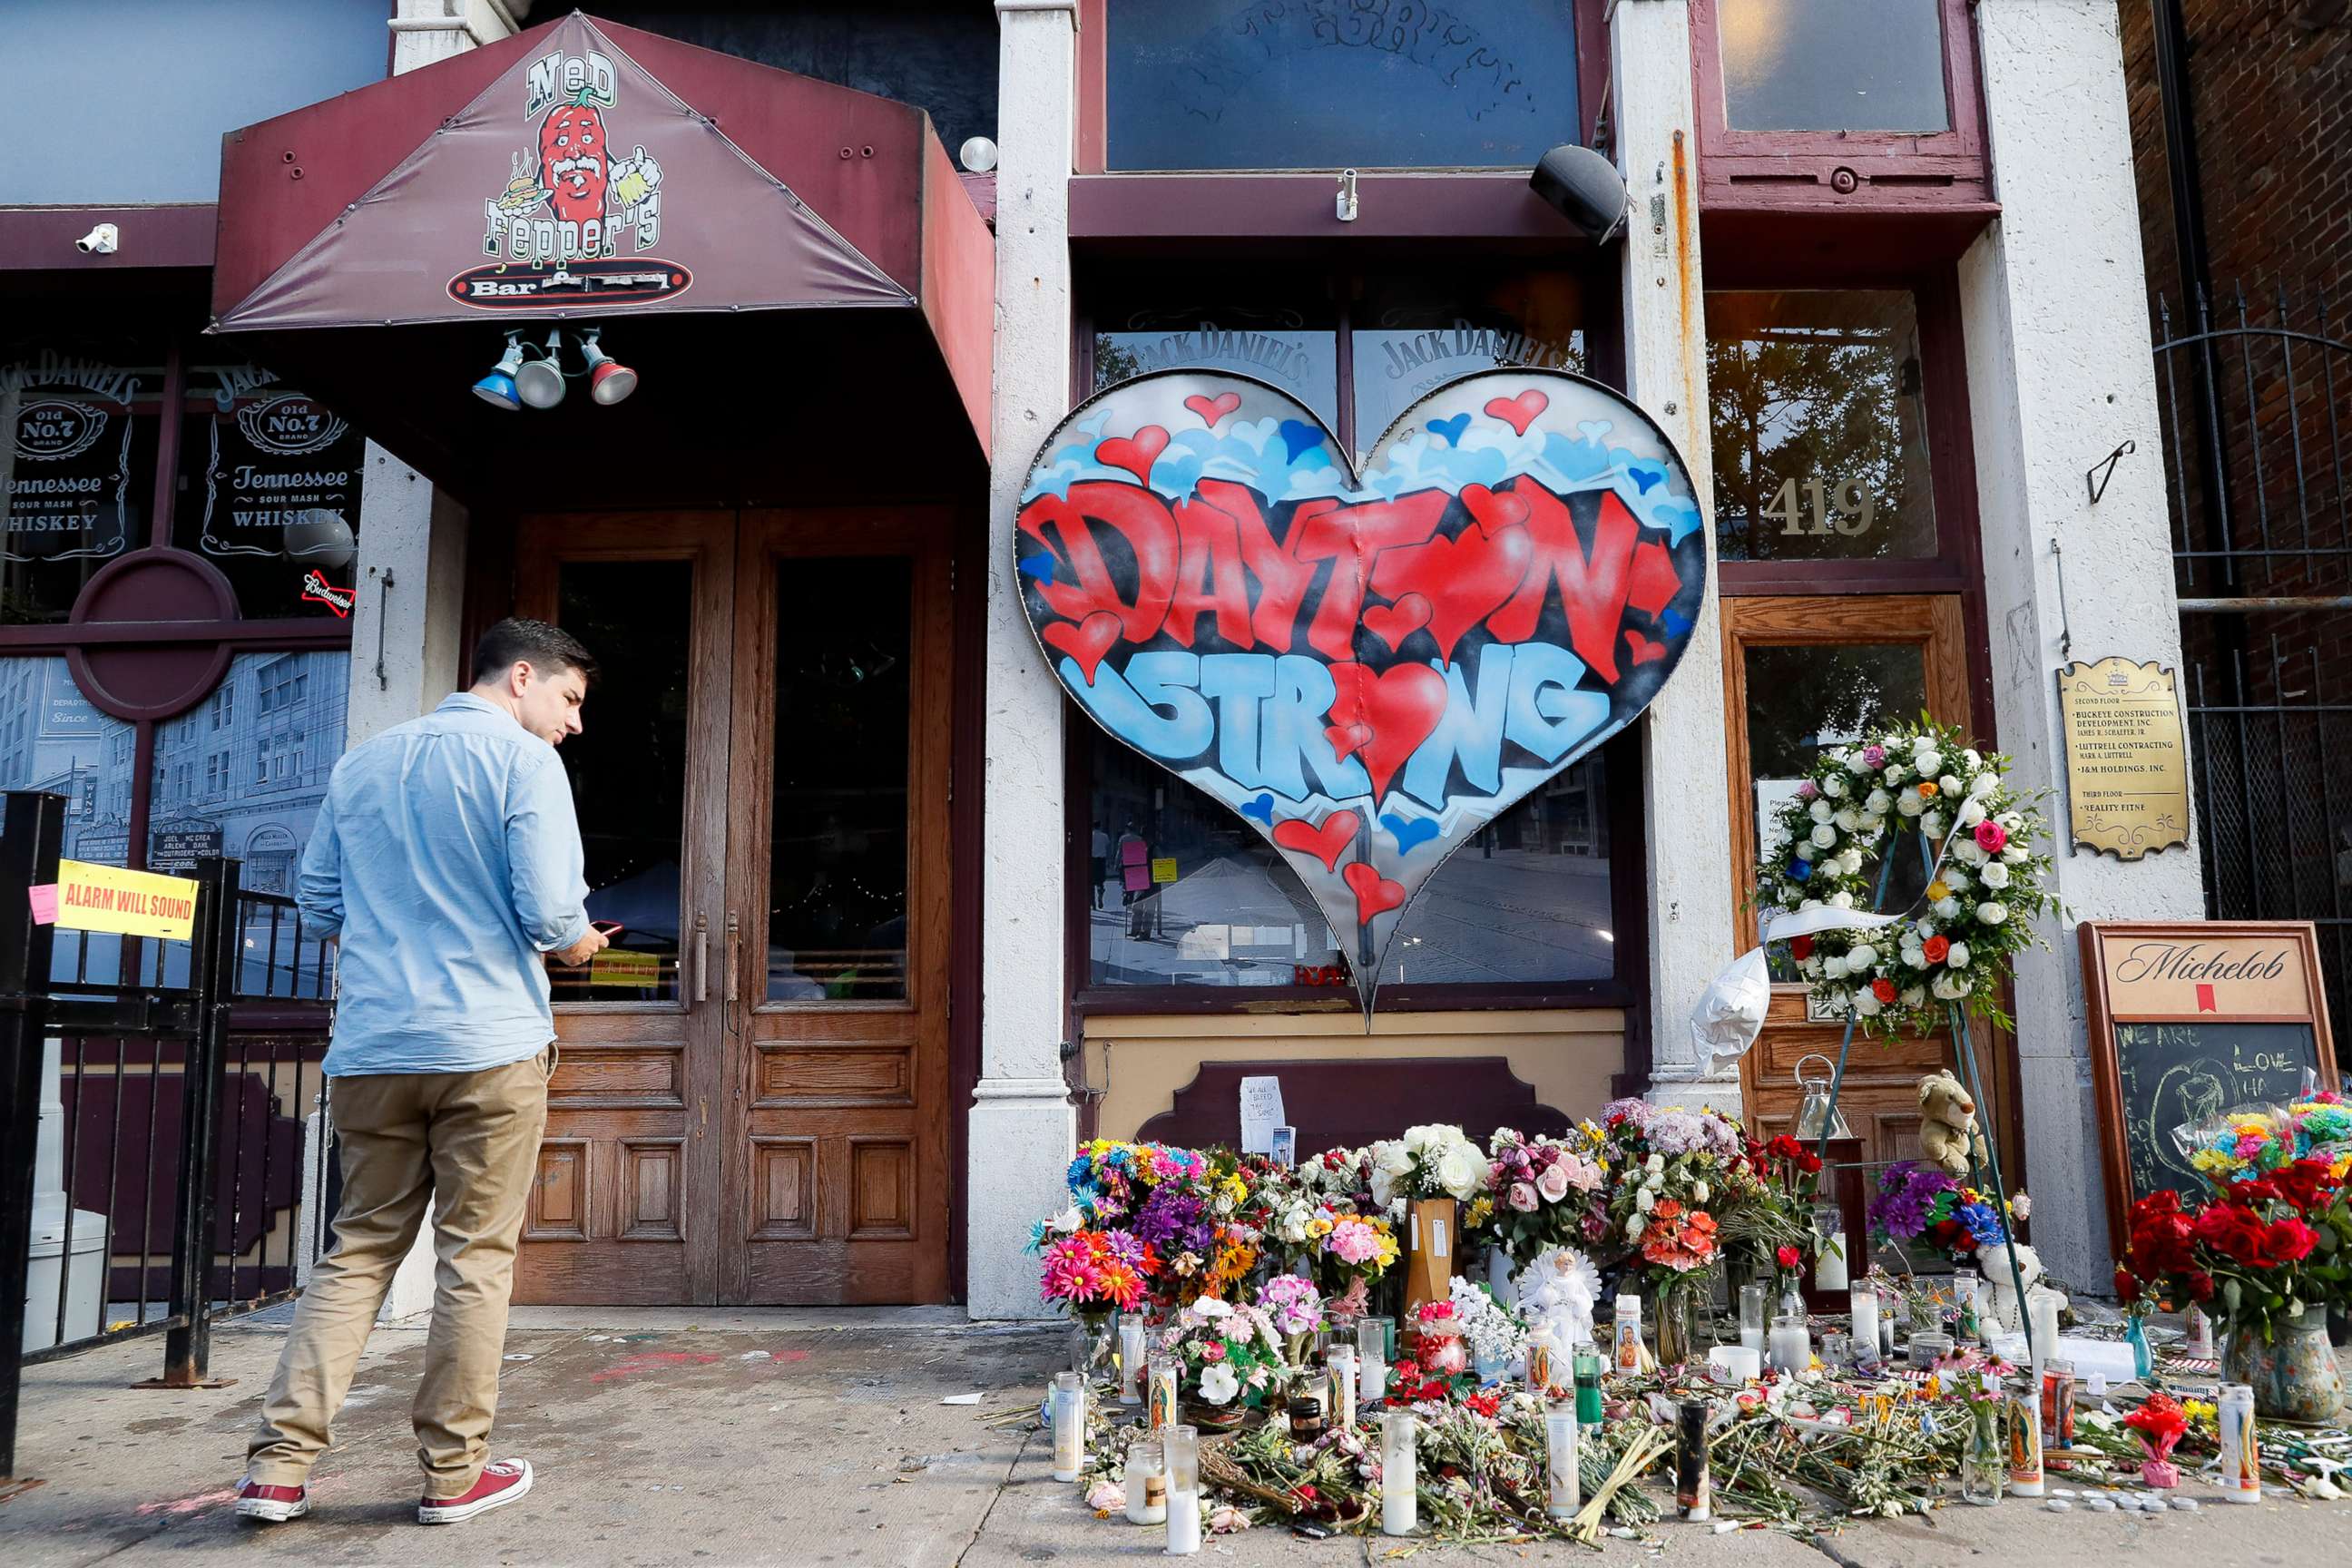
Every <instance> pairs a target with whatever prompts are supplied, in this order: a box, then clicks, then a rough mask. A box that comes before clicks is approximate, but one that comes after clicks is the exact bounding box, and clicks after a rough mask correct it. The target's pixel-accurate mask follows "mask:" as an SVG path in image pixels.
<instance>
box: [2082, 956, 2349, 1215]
mask: <svg viewBox="0 0 2352 1568" xmlns="http://www.w3.org/2000/svg"><path fill="white" fill-rule="evenodd" d="M2076 929H2077V931H2079V932H2080V934H2081V941H2082V944H2083V991H2084V998H2085V999H2086V1000H2087V1002H2088V1003H2089V1012H2090V1020H2089V1023H2090V1037H2091V1066H2092V1076H2093V1078H2094V1079H2095V1080H2096V1087H2097V1089H2098V1100H2099V1147H2100V1152H2101V1155H2102V1163H2104V1164H2105V1168H2106V1195H2107V1234H2108V1237H2109V1238H2110V1240H2111V1241H2112V1243H2113V1245H2114V1247H2116V1250H2117V1252H2118V1253H2120V1252H2121V1249H2122V1247H2123V1246H2124V1242H2125V1238H2126V1236H2127V1234H2128V1221H2129V1217H2130V1214H2131V1205H2132V1204H2133V1202H2134V1201H2135V1200H2137V1199H2139V1198H2143V1197H2146V1196H2147V1194H2150V1193H2153V1192H2155V1191H2157V1190H2158V1189H2159V1188H2163V1187H2170V1188H2172V1189H2173V1190H2174V1191H2176V1192H2178V1193H2179V1194H2181V1195H2182V1197H2183V1198H2184V1199H2188V1198H2190V1197H2192V1196H2193V1195H2196V1194H2202V1193H2203V1192H2204V1190H2205V1182H2204V1178H2203V1177H2201V1176H2200V1175H2199V1174H2198V1173H2197V1172H2196V1170H2195V1169H2194V1168H2193V1167H2191V1166H2190V1164H2189V1159H2188V1156H2187V1155H2185V1154H2183V1153H2182V1152H2180V1150H2179V1147H2178V1146H2177V1145H2175V1144H2174V1142H2173V1141H2172V1130H2173V1129H2174V1128H2175V1127H2178V1126H2179V1125H2180V1124H2181V1123H2183V1122H2185V1121H2196V1120H2198V1119H2199V1118H2200V1117H2205V1116H2210V1115H2212V1114H2214V1113H2216V1112H2219V1111H2224V1110H2232V1109H2234V1108H2235V1107H2237V1106H2241V1105H2249V1104H2258V1103H2265V1102H2284V1100H2287V1099H2288V1098H2289V1097H2290V1096H2292V1095H2294V1094H2295V1093H2296V1092H2297V1091H2298V1090H2300V1089H2302V1087H2303V1080H2304V1075H2305V1072H2306V1071H2308V1072H2314V1073H2316V1074H2317V1075H2318V1077H2319V1081H2320V1083H2321V1084H2322V1085H2323V1086H2325V1087H2326V1088H2328V1089H2334V1088H2336V1048H2335V1045H2334V1043H2333V1041H2332V1040H2331V1039H2330V1038H2329V1037H2328V1032H2327V1000H2326V994H2324V993H2323V992H2322V990H2321V989H2320V985H2321V982H2320V971H2319V938H2318V932H2317V929H2316V928H2315V926H2313V924H2312V923H2311V922H2310V921H2179V922H2170V923H2159V922H2143V921H2084V922H2083V923H2082V925H2081V926H2079V927H2077V928H2076Z"/></svg>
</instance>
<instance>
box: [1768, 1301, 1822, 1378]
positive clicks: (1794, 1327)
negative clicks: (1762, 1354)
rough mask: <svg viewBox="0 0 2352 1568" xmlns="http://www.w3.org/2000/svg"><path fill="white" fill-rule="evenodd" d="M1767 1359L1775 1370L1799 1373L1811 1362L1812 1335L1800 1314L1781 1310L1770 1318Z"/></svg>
mask: <svg viewBox="0 0 2352 1568" xmlns="http://www.w3.org/2000/svg"><path fill="white" fill-rule="evenodd" d="M1769 1360H1770V1363H1771V1366H1772V1370H1773V1371H1775V1372H1786V1373H1801V1372H1803V1371H1804V1370H1805V1369H1806V1368H1807V1367H1809V1366H1811V1364H1812V1361H1813V1336H1812V1331H1811V1330H1809V1329H1807V1328H1806V1327H1805V1320H1804V1317H1803V1315H1802V1314H1801V1313H1797V1312H1783V1313H1781V1314H1780V1316H1779V1317H1777V1318H1775V1319H1773V1320H1772V1341H1771V1346H1770V1354H1769Z"/></svg>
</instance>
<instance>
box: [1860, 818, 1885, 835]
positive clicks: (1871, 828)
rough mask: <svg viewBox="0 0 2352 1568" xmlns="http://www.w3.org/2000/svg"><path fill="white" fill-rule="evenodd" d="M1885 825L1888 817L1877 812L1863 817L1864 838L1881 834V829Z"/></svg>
mask: <svg viewBox="0 0 2352 1568" xmlns="http://www.w3.org/2000/svg"><path fill="white" fill-rule="evenodd" d="M1885 826H1886V819H1885V817H1883V816H1879V815H1878V814H1877V813H1876V812H1873V813H1871V814H1870V815H1869V816H1865V817H1864V818H1863V819H1862V825H1861V832H1862V837H1864V838H1876V837H1878V835H1879V831H1880V830H1881V829H1882V828H1884V827H1885Z"/></svg>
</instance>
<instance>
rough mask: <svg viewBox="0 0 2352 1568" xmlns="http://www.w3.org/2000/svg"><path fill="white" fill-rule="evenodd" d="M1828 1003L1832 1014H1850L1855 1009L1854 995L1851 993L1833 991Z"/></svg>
mask: <svg viewBox="0 0 2352 1568" xmlns="http://www.w3.org/2000/svg"><path fill="white" fill-rule="evenodd" d="M1828 1002H1829V1010H1830V1011H1831V1012H1832V1013H1845V1012H1850V1011H1852V1010H1853V992H1851V991H1832V992H1831V993H1830V994H1829V997H1828Z"/></svg>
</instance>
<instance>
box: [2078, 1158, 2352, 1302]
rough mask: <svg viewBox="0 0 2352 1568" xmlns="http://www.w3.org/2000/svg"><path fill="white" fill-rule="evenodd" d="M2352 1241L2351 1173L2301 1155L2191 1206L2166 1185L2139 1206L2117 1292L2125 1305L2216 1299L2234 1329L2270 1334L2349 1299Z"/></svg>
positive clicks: (2133, 1217)
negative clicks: (2309, 1309)
mask: <svg viewBox="0 0 2352 1568" xmlns="http://www.w3.org/2000/svg"><path fill="white" fill-rule="evenodd" d="M2347 1248H2352V1211H2347V1205H2346V1202H2345V1184H2344V1178H2343V1177H2341V1176H2339V1175H2337V1174H2336V1173H2335V1172H2334V1169H2333V1166H2332V1164H2331V1163H2329V1162H2327V1161H2325V1160H2318V1159H2305V1160H2297V1161H2294V1163H2291V1164H2285V1165H2281V1166H2279V1167H2277V1168H2276V1169H2274V1170H2272V1171H2270V1172H2267V1173H2263V1174H2261V1175H2248V1176H2243V1177H2241V1178H2238V1179H2236V1180H2233V1181H2231V1182H2230V1183H2229V1184H2228V1185H2227V1186H2225V1187H2224V1188H2223V1189H2222V1191H2221V1194H2220V1195H2218V1196H2216V1197H2214V1198H2213V1199H2212V1200H2210V1202H2208V1203H2206V1204H2204V1205H2201V1206H2200V1207H2199V1208H2197V1209H2195V1210H2193V1211H2192V1210H2189V1209H2187V1208H2184V1207H2183V1206H2182V1205H2181V1202H2180V1194H2179V1193H2176V1192H2174V1191H2172V1190H2171V1189H2170V1188H2163V1189H2160V1190H2158V1191H2157V1192H2153V1193H2150V1194H2148V1195H2147V1196H2146V1197H2144V1198H2142V1199H2140V1200H2139V1201H2138V1202H2137V1203H2136V1204H2134V1205H2132V1212H2131V1226H2130V1240H2129V1243H2128V1245H2127V1246H2126V1248H2125V1253H2124V1260H2123V1261H2122V1262H2121V1263H2119V1264H2118V1265H2116V1294H2117V1295H2119V1296H2121V1297H2122V1298H2123V1300H2125V1302H2126V1303H2127V1304H2137V1302H2138V1301H2140V1300H2142V1299H2143V1298H2151V1299H2155V1300H2162V1301H2169V1302H2171V1303H2173V1304H2175V1305H2186V1304H2187V1303H2189V1302H2190V1301H2194V1302H2197V1303H2198V1304H2199V1305H2200V1306H2203V1305H2205V1304H2206V1303H2208V1302H2211V1301H2214V1300H2219V1301H2220V1303H2221V1312H2220V1316H2221V1317H2222V1318H2223V1319H2224V1320H2226V1321H2227V1322H2228V1323H2229V1325H2230V1327H2231V1330H2232V1331H2238V1330H2241V1329H2247V1328H2257V1329H2260V1330H2261V1331H2262V1336H2263V1339H2265V1340H2268V1339H2269V1338H2271V1335H2272V1328H2273V1318H2274V1317H2282V1316H2284V1317H2292V1316H2294V1315H2296V1314H2298V1313H2300V1312H2301V1311H2302V1310H2303V1309H2304V1308H2305V1307H2306V1306H2342V1305H2345V1304H2346V1303H2347V1300H2352V1287H2347V1269H2346V1268H2345V1266H2344V1264H2343V1263H2342V1262H2341V1261H2340V1259H2341V1258H2344V1257H2345V1256H2347Z"/></svg>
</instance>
